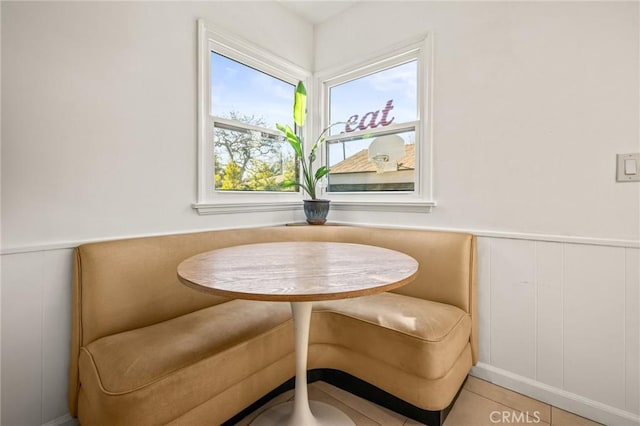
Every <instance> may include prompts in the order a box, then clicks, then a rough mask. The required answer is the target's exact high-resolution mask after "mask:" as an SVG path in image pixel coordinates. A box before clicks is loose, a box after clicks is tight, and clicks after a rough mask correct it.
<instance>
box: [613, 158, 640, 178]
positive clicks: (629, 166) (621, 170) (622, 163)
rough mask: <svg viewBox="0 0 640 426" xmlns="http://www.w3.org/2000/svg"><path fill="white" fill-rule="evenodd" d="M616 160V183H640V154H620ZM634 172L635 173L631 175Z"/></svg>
mask: <svg viewBox="0 0 640 426" xmlns="http://www.w3.org/2000/svg"><path fill="white" fill-rule="evenodd" d="M616 158H617V167H616V181H618V182H640V152H635V153H631V154H618V155H617V156H616ZM634 163H635V164H634ZM634 170H635V173H632V174H630V173H629V172H631V171H634Z"/></svg>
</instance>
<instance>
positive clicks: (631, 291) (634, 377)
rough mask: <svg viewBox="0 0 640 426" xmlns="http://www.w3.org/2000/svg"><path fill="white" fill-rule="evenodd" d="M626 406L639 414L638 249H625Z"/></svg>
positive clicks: (639, 324)
mask: <svg viewBox="0 0 640 426" xmlns="http://www.w3.org/2000/svg"><path fill="white" fill-rule="evenodd" d="M625 261H626V274H625V279H626V289H625V293H626V294H625V301H626V307H625V313H626V324H625V343H626V348H627V355H626V365H627V367H626V369H627V371H626V374H625V376H626V378H627V387H626V392H627V401H626V408H627V409H628V410H629V411H631V412H632V413H636V414H640V250H639V249H626V259H625Z"/></svg>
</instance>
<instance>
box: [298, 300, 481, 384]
mask: <svg viewBox="0 0 640 426" xmlns="http://www.w3.org/2000/svg"><path fill="white" fill-rule="evenodd" d="M470 332H471V318H470V316H469V315H468V314H467V313H466V312H464V311H462V310H461V309H459V308H456V307H455V306H451V305H447V304H444V303H438V302H432V301H430V300H424V299H418V298H415V297H407V296H403V295H400V294H395V293H381V294H376V295H372V296H365V297H360V298H355V299H345V300H335V301H330V302H318V303H314V316H313V318H312V322H311V329H310V337H309V342H310V345H313V344H316V343H324V344H332V345H339V346H343V347H347V348H350V349H351V350H352V351H355V352H360V353H362V354H363V355H365V356H368V357H370V358H373V359H377V360H379V361H381V362H383V363H387V364H390V365H391V366H393V367H395V368H398V369H400V370H404V371H406V372H407V373H410V374H415V375H417V376H420V377H423V378H425V379H439V378H441V377H443V376H444V375H445V374H446V373H447V371H449V370H450V369H451V367H452V366H453V364H454V363H455V361H456V360H457V358H458V356H459V355H460V354H461V353H462V351H463V350H464V349H465V348H466V347H467V345H468V343H469V333H470Z"/></svg>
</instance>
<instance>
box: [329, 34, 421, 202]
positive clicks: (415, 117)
mask: <svg viewBox="0 0 640 426" xmlns="http://www.w3.org/2000/svg"><path fill="white" fill-rule="evenodd" d="M427 41H428V40H427V39H421V40H419V41H415V42H412V43H410V44H408V45H406V46H404V47H401V48H394V49H393V50H392V52H393V53H392V54H386V55H382V56H380V57H378V58H377V59H376V60H372V61H369V62H367V63H365V64H359V65H357V66H353V67H350V68H348V69H346V70H342V71H340V72H334V73H331V74H327V75H325V76H324V77H322V76H321V77H320V82H321V85H322V92H323V93H322V95H323V105H322V107H323V120H322V121H323V124H324V125H325V126H327V125H329V124H330V123H336V122H340V123H343V124H339V125H336V126H334V127H332V128H331V130H330V134H329V136H327V139H326V142H327V143H326V152H325V157H324V160H325V161H326V164H327V165H328V166H329V169H330V173H329V175H328V180H327V183H326V187H325V194H324V196H325V197H327V198H330V199H331V200H332V201H334V203H333V204H334V205H338V206H341V208H349V206H351V207H353V208H354V209H362V207H363V206H366V205H374V206H375V209H376V210H411V209H414V210H415V211H429V210H430V209H431V207H432V206H433V205H434V203H433V202H432V201H431V137H430V120H429V118H428V117H429V113H430V105H429V92H428V89H429V85H428V81H429V80H430V78H431V75H430V71H429V59H430V56H429V55H430V49H429V44H428V43H427ZM385 205H386V206H387V208H385V207H384V206H385ZM399 206H400V207H399Z"/></svg>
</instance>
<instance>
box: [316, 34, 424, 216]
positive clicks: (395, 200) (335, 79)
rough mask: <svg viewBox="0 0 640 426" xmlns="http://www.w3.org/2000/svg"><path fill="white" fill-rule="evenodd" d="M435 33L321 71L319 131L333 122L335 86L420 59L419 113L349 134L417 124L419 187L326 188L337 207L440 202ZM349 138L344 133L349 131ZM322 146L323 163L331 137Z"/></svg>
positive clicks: (406, 207) (415, 207) (404, 207)
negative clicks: (436, 184)
mask: <svg viewBox="0 0 640 426" xmlns="http://www.w3.org/2000/svg"><path fill="white" fill-rule="evenodd" d="M432 52H433V47H432V36H431V34H424V35H421V36H419V37H415V38H413V39H410V40H407V41H405V42H403V43H399V44H396V45H393V46H390V47H388V48H386V49H384V50H381V51H379V52H378V54H376V55H375V56H372V57H369V58H368V59H366V60H363V61H358V62H356V63H353V64H351V65H348V66H346V67H341V68H337V69H333V70H328V71H324V72H321V73H318V74H317V75H316V77H315V83H316V87H317V91H318V92H319V93H317V95H318V96H317V99H318V105H317V106H318V110H319V111H321V116H320V120H319V122H318V125H317V127H316V129H315V130H316V132H319V131H321V129H323V128H325V127H326V126H328V125H329V124H330V123H329V117H330V111H329V108H330V90H331V88H332V87H335V86H338V85H340V84H343V83H346V82H349V81H353V80H356V79H358V78H362V77H366V76H368V75H371V74H374V73H376V72H380V71H383V70H385V69H389V68H393V67H395V66H399V65H401V64H405V63H407V62H411V61H413V60H416V61H417V82H416V91H417V99H416V102H417V110H418V114H417V119H416V120H415V121H410V122H403V123H399V124H396V123H392V124H390V125H389V126H385V127H384V128H380V129H366V130H356V131H353V132H349V134H348V135H349V136H348V138H354V137H357V136H359V135H364V134H375V133H389V132H390V131H398V132H399V131H402V130H414V131H415V136H416V147H415V153H416V154H415V156H416V157H415V177H414V190H413V191H398V192H395V191H380V192H373V191H372V192H329V191H327V188H324V187H323V188H321V191H320V196H321V197H322V198H326V199H330V200H331V205H332V209H336V210H370V211H402V212H430V211H431V210H432V208H433V207H435V205H436V203H435V201H434V200H433V161H432V159H433V135H432V101H431V99H432V97H431V90H432V86H433V85H432V80H433V72H432V64H433V58H432ZM343 138H344V135H343ZM340 139H342V138H341V137H340V135H330V136H327V138H326V141H327V142H330V141H336V140H340ZM323 148H324V149H323V150H322V156H321V157H322V158H321V159H322V163H323V164H327V156H328V143H327V144H326V145H325V146H324V147H323Z"/></svg>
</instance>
